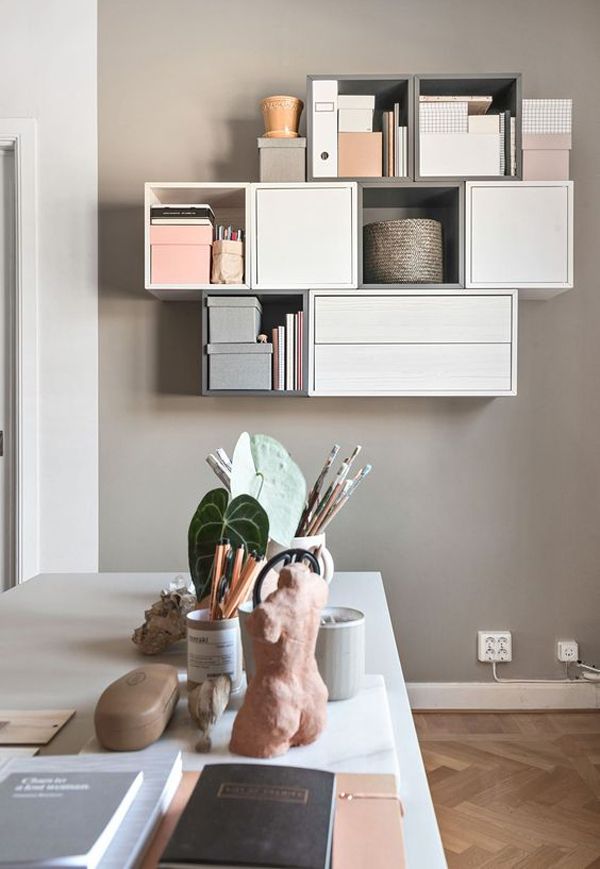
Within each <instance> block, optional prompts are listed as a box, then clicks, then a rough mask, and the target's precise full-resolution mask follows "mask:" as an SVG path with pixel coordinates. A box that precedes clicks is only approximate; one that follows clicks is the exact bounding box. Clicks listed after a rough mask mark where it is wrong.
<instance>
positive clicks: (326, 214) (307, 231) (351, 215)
mask: <svg viewBox="0 0 600 869" xmlns="http://www.w3.org/2000/svg"><path fill="white" fill-rule="evenodd" d="M253 192H254V204H253V238H254V250H253V255H252V286H253V288H255V289H258V290H262V289H281V290H286V289H297V288H305V287H326V288H328V287H339V288H351V287H356V285H357V231H356V226H357V185H356V184H355V183H354V182H331V183H325V182H317V183H314V184H310V183H309V184H291V183H290V184H255V185H253Z"/></svg>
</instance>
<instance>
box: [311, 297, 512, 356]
mask: <svg viewBox="0 0 600 869" xmlns="http://www.w3.org/2000/svg"><path fill="white" fill-rule="evenodd" d="M314 310H315V343H317V344H375V343H376V344H403V343H423V344H429V343H432V344H434V343H444V342H447V343H457V344H469V343H473V342H474V343H480V344H486V343H488V342H489V343H494V342H495V343H503V342H510V341H511V332H512V298H511V297H510V296H501V295H498V296H463V297H460V296H447V297H444V296H433V297H432V296H421V297H419V296H358V297H354V298H353V297H352V296H337V297H336V296H320V297H317V298H316V299H315V309H314Z"/></svg>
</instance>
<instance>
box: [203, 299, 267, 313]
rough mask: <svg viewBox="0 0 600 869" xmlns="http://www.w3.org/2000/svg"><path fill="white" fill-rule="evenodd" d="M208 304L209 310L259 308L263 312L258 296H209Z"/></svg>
mask: <svg viewBox="0 0 600 869" xmlns="http://www.w3.org/2000/svg"><path fill="white" fill-rule="evenodd" d="M206 304H207V306H208V307H209V308H258V310H259V311H262V305H261V303H260V302H259V301H258V299H257V298H256V296H208V297H207V299H206Z"/></svg>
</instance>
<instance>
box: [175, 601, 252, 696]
mask: <svg viewBox="0 0 600 869" xmlns="http://www.w3.org/2000/svg"><path fill="white" fill-rule="evenodd" d="M185 620H186V626H187V677H188V688H190V689H191V688H196V687H197V686H198V685H201V684H202V682H205V681H206V679H210V678H211V677H214V676H229V678H230V679H231V693H232V694H233V693H235V692H236V691H239V690H240V688H241V685H242V647H241V642H240V622H239V619H238V618H237V617H236V618H233V619H216V620H212V619H210V618H209V610H208V609H198V610H192V612H190V613H188V614H187V616H186V619H185Z"/></svg>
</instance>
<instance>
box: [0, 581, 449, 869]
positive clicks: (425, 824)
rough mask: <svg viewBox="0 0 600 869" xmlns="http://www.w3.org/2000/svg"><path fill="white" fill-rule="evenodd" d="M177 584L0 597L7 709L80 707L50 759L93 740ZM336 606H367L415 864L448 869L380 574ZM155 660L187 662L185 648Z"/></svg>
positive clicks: (373, 667) (94, 586)
mask: <svg viewBox="0 0 600 869" xmlns="http://www.w3.org/2000/svg"><path fill="white" fill-rule="evenodd" d="M171 579H173V574H164V573H150V574H148V573H144V574H141V573H101V574H64V575H63V574H48V575H41V576H38V577H36V578H35V579H32V580H29V582H27V583H25V584H24V585H21V586H19V587H18V588H15V589H13V590H11V591H9V592H5V593H4V594H2V595H1V596H0V706H3V707H4V708H13V709H14V708H16V709H36V708H38V709H44V708H75V709H77V715H76V716H75V718H74V719H72V720H71V722H69V724H67V725H66V727H65V728H64V729H63V730H62V731H61V732H60V733H59V734H58V735H57V736H56V737H55V738H54V740H53V741H52V742H51V743H50V745H49V746H47V748H45V749H43V752H44V753H55V754H67V753H76V752H78V751H79V750H80V749H81V748H82V747H83V746H84V745H85V743H86V742H87V741H88V740H89V739H90V737H91V736H92V734H93V711H94V706H95V704H96V701H97V699H98V697H99V695H100V693H101V691H102V690H103V689H104V688H105V687H106V685H108V684H109V683H110V682H112V681H113V680H114V679H116V678H117V677H118V676H121V675H122V674H123V673H125V672H126V671H127V670H128V669H133V668H134V667H136V666H138V665H139V663H140V655H139V653H138V652H137V650H136V648H135V646H134V645H133V644H132V643H131V640H130V637H131V633H132V630H133V628H134V627H136V626H137V625H138V624H140V623H141V622H142V621H143V614H144V609H146V608H147V607H148V606H149V605H150V603H151V602H152V601H153V600H155V599H156V598H157V597H158V593H159V591H160V589H161V588H163V587H164V586H165V585H166V584H167V582H168V581H169V580H171ZM330 603H331V604H332V605H334V606H358V607H359V608H360V609H362V610H363V612H364V613H365V616H366V626H367V672H368V673H382V674H383V676H384V678H385V682H386V686H387V691H388V700H389V705H390V711H391V716H392V726H393V730H394V739H395V745H396V752H397V756H398V765H399V769H400V782H399V785H400V787H399V790H400V795H401V797H402V800H403V802H404V805H405V807H406V817H405V841H406V850H407V859H408V866H409V867H410V869H436V867H445V866H446V861H445V858H444V852H443V849H442V845H441V841H440V836H439V831H438V828H437V823H436V820H435V815H434V811H433V806H432V803H431V797H430V793H429V788H428V785H427V779H426V777H425V770H424V768H423V762H422V759H421V754H420V751H419V745H418V742H417V736H416V733H415V728H414V725H413V720H412V715H411V711H410V706H409V702H408V696H407V693H406V688H405V684H404V677H403V675H402V668H401V666H400V660H399V658H398V650H397V648H396V643H395V640H394V634H393V630H392V625H391V621H390V616H389V611H388V608H387V603H386V599H385V592H384V590H383V583H382V581H381V576H380V574H378V573H338V574H336V576H335V577H334V580H333V582H332V584H331V589H330ZM151 660H160V661H165V662H168V663H173V664H176V665H179V666H181V664H182V656H181V649H178V650H173V651H171V652H169V653H167V654H165V655H161V656H159V657H157V658H153V659H151Z"/></svg>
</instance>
